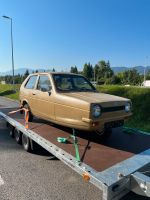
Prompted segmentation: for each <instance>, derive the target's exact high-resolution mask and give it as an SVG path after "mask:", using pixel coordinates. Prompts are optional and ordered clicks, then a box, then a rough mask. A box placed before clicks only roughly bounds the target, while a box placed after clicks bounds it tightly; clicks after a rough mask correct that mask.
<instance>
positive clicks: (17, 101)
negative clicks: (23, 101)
mask: <svg viewBox="0 0 150 200" xmlns="http://www.w3.org/2000/svg"><path fill="white" fill-rule="evenodd" d="M0 98H2V99H7V100H9V101H13V102H16V103H19V100H15V99H10V98H8V97H3V96H0Z"/></svg>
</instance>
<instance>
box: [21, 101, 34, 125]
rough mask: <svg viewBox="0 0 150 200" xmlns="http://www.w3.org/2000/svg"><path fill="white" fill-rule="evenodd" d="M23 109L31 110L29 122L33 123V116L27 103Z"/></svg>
mask: <svg viewBox="0 0 150 200" xmlns="http://www.w3.org/2000/svg"><path fill="white" fill-rule="evenodd" d="M23 107H24V108H26V109H28V110H29V122H32V121H33V114H32V113H31V111H30V107H29V105H28V104H27V103H26V104H24V106H23Z"/></svg>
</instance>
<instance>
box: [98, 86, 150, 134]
mask: <svg viewBox="0 0 150 200" xmlns="http://www.w3.org/2000/svg"><path fill="white" fill-rule="evenodd" d="M97 89H98V90H99V91H101V92H104V93H108V94H113V95H118V96H121V97H126V98H129V99H131V101H132V106H133V116H132V117H131V118H130V119H129V120H128V121H127V122H126V124H125V125H127V126H129V127H132V128H138V129H140V130H143V131H147V132H150V88H139V87H124V86H116V85H104V86H98V87H97Z"/></svg>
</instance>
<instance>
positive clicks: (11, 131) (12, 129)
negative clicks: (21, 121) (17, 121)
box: [9, 125, 15, 138]
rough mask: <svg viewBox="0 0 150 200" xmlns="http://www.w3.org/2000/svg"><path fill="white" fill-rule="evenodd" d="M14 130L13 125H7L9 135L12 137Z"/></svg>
mask: <svg viewBox="0 0 150 200" xmlns="http://www.w3.org/2000/svg"><path fill="white" fill-rule="evenodd" d="M14 130H15V128H14V127H13V126H10V125H9V135H10V137H12V138H14Z"/></svg>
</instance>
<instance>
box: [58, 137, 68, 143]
mask: <svg viewBox="0 0 150 200" xmlns="http://www.w3.org/2000/svg"><path fill="white" fill-rule="evenodd" d="M67 140H68V138H63V137H58V138H57V142H60V143H67Z"/></svg>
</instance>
